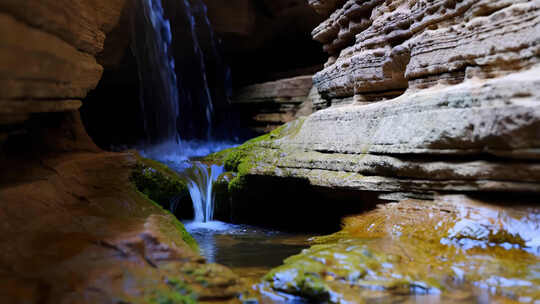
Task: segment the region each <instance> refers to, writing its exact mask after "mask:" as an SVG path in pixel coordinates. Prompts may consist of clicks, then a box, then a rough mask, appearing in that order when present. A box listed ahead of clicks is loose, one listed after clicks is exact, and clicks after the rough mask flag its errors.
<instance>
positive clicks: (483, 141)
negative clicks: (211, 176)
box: [243, 0, 540, 197]
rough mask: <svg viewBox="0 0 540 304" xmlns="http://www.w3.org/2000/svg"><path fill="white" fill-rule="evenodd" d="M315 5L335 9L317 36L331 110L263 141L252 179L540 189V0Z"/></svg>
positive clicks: (426, 189) (431, 188) (418, 189)
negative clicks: (324, 56) (327, 57)
mask: <svg viewBox="0 0 540 304" xmlns="http://www.w3.org/2000/svg"><path fill="white" fill-rule="evenodd" d="M311 3H313V5H314V7H316V8H320V9H321V10H324V9H322V7H332V6H328V5H327V6H325V5H323V4H324V3H326V4H330V3H333V4H332V5H336V6H335V9H334V11H333V13H331V14H329V15H328V16H329V17H328V19H327V20H326V21H325V22H324V23H322V24H321V25H320V26H319V27H317V28H316V29H315V30H314V31H313V36H314V38H315V39H316V40H318V41H320V42H321V43H323V44H324V48H325V50H326V51H327V52H328V53H329V55H330V60H329V61H328V63H327V64H326V67H325V68H324V69H323V70H322V71H320V72H319V73H317V74H316V75H315V76H314V85H315V87H316V88H317V89H318V91H319V93H320V94H321V96H322V98H323V100H326V102H327V103H328V104H331V105H333V106H332V107H330V108H329V109H326V110H322V111H319V112H316V113H314V114H313V115H311V116H310V117H308V118H307V119H306V120H305V122H303V124H302V123H301V122H297V123H295V125H294V127H292V126H289V128H292V129H293V130H294V132H291V133H290V134H288V135H287V136H284V137H282V138H280V139H277V140H272V141H261V142H259V143H258V144H257V145H255V146H256V148H254V151H256V152H254V154H255V153H262V154H263V155H265V156H264V157H256V156H253V157H247V158H246V165H245V166H243V168H244V169H245V168H248V169H249V170H245V172H244V173H246V174H245V175H246V176H261V175H262V176H277V177H283V178H296V179H300V180H308V181H309V183H310V184H311V185H312V186H314V187H322V188H325V189H345V190H351V191H368V192H388V193H392V192H400V193H402V192H408V193H410V192H414V193H432V192H463V191H467V192H468V191H472V192H477V191H479V192H494V191H496V192H500V191H502V192H526V193H539V192H540V178H539V177H540V175H539V173H540V171H539V170H540V167H539V165H540V162H539V161H540V140H539V139H540V95H539V94H538V92H539V91H540V65H538V61H539V58H540V1H537V0H532V1H504V0H501V1H493V0H489V1H468V0H462V1H453V0H444V1H425V0H419V1H406V0H400V1H380V0H371V1H359V0H358V1H355V0H349V1H346V2H344V3H341V4H340V5H337V3H339V2H336V1H311ZM338 104H339V105H340V106H339V107H338V106H337V105H338ZM344 104H345V105H344ZM385 197H392V196H385Z"/></svg>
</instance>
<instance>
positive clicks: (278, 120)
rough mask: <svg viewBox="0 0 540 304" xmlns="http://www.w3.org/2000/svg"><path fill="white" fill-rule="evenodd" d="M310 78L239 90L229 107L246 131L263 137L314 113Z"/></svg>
mask: <svg viewBox="0 0 540 304" xmlns="http://www.w3.org/2000/svg"><path fill="white" fill-rule="evenodd" d="M312 88H313V82H312V75H308V76H298V77H294V78H286V79H280V80H276V81H270V82H265V83H261V84H255V85H251V86H247V87H244V88H242V89H240V90H238V92H237V94H236V95H235V96H234V97H233V100H232V103H233V105H234V106H235V108H236V109H237V110H238V111H239V112H240V114H241V115H242V121H247V122H248V123H249V127H250V128H251V129H252V130H254V131H256V132H261V133H266V132H270V131H272V130H274V129H275V128H277V127H279V126H281V125H283V124H284V123H287V122H290V121H292V120H294V119H295V118H298V117H300V116H306V115H309V114H311V113H312V112H313V107H314V103H313V102H314V101H315V106H316V105H317V102H318V99H317V97H318V94H317V92H316V91H315V92H313V91H312Z"/></svg>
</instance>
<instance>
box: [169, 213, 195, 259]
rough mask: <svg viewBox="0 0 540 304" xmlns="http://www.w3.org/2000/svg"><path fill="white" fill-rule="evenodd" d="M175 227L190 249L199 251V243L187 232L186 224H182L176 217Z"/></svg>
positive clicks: (174, 220)
mask: <svg viewBox="0 0 540 304" xmlns="http://www.w3.org/2000/svg"><path fill="white" fill-rule="evenodd" d="M173 225H174V227H175V228H176V230H178V231H179V232H180V233H181V234H182V240H184V242H186V243H187V244H188V245H189V247H191V248H192V249H193V250H195V251H199V245H198V244H197V241H195V239H194V238H193V237H192V236H191V234H189V232H188V231H187V230H186V227H184V224H182V223H181V222H180V221H179V220H178V219H177V218H176V217H174V219H173Z"/></svg>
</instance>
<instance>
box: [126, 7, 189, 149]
mask: <svg viewBox="0 0 540 304" xmlns="http://www.w3.org/2000/svg"><path fill="white" fill-rule="evenodd" d="M136 3H137V4H136V5H137V9H136V17H137V18H136V20H135V21H134V22H133V41H132V45H131V46H132V51H133V54H134V55H135V58H136V60H137V66H138V74H139V82H140V94H141V96H140V97H141V98H140V103H141V108H142V111H143V113H144V116H145V117H144V129H145V132H146V135H147V142H149V143H150V144H157V143H161V142H166V141H177V142H178V141H179V135H178V130H177V125H176V122H177V119H178V116H179V114H180V112H179V111H180V110H179V104H178V87H177V78H176V73H175V61H174V57H173V55H172V50H171V43H172V33H171V24H170V22H169V20H167V19H166V18H165V16H164V10H163V7H162V5H161V0H138V1H137V2H136Z"/></svg>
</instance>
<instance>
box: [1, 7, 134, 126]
mask: <svg viewBox="0 0 540 304" xmlns="http://www.w3.org/2000/svg"><path fill="white" fill-rule="evenodd" d="M129 3H130V2H129V1H126V0H112V1H103V0H92V1H57V0H46V1H24V2H22V3H21V1H16V0H5V1H1V2H0V46H1V47H0V58H1V59H0V88H1V90H0V105H1V106H0V125H11V124H14V123H21V122H24V121H26V120H27V119H28V118H29V116H30V115H31V114H32V113H48V112H64V111H73V110H77V109H78V108H79V107H80V106H81V102H80V100H82V99H83V98H84V97H86V95H87V93H88V92H89V91H90V90H92V89H94V88H95V87H96V85H97V83H98V82H99V80H100V79H101V75H102V73H103V67H102V65H101V64H100V63H98V61H97V60H96V57H98V55H100V53H101V52H102V51H103V49H104V46H105V44H106V34H107V33H109V32H111V31H113V30H114V29H115V27H116V26H117V25H118V24H119V22H120V20H121V17H122V15H123V14H124V12H125V10H127V9H128V8H129V7H131V6H130V5H128V4H129ZM101 59H103V60H104V61H106V58H101Z"/></svg>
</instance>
